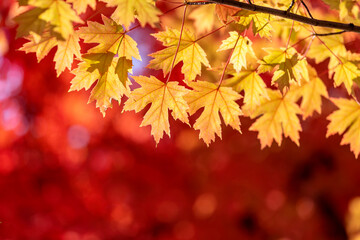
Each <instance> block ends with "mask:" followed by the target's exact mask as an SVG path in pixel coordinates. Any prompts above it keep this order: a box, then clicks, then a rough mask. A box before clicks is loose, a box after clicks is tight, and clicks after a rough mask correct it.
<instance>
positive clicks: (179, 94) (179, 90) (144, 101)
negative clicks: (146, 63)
mask: <svg viewBox="0 0 360 240" xmlns="http://www.w3.org/2000/svg"><path fill="white" fill-rule="evenodd" d="M133 78H134V80H135V81H136V83H138V84H140V85H141V87H140V88H137V89H135V90H134V91H132V92H131V97H130V98H129V99H128V101H126V102H125V105H124V110H125V111H131V110H135V112H139V111H141V110H143V109H144V108H145V107H146V106H147V105H148V104H151V106H150V108H149V110H148V111H147V112H146V114H145V116H144V119H143V121H142V123H141V125H140V126H141V127H142V126H148V125H150V126H151V134H152V135H153V136H154V139H155V142H156V144H158V143H159V141H160V139H161V138H162V137H163V135H164V132H165V133H166V134H167V135H169V136H170V124H169V110H171V111H172V112H171V115H172V116H173V118H174V119H179V120H180V121H182V122H184V123H187V124H189V120H188V115H187V110H188V108H189V107H188V104H187V103H186V101H185V100H184V98H183V97H184V95H185V94H187V93H188V92H189V90H188V89H186V88H185V87H183V86H179V84H178V83H177V82H167V83H163V82H161V81H160V80H158V79H157V78H156V77H154V76H150V77H145V76H138V77H136V76H134V77H133Z"/></svg>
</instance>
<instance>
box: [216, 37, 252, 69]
mask: <svg viewBox="0 0 360 240" xmlns="http://www.w3.org/2000/svg"><path fill="white" fill-rule="evenodd" d="M229 33H230V37H229V38H227V39H225V40H224V41H222V44H221V45H220V47H219V49H218V50H217V51H223V50H227V49H234V50H233V53H232V54H231V58H230V63H232V64H234V68H235V70H236V72H240V71H241V69H242V68H246V66H247V62H246V56H247V55H250V56H252V57H253V58H256V56H255V53H254V50H253V49H252V47H251V45H252V42H251V40H250V39H249V38H248V37H243V36H241V35H239V33H238V32H235V31H232V32H229Z"/></svg>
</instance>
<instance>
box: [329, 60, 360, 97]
mask: <svg viewBox="0 0 360 240" xmlns="http://www.w3.org/2000/svg"><path fill="white" fill-rule="evenodd" d="M334 72H335V74H334V85H335V87H338V86H340V85H341V84H342V83H344V85H345V88H346V90H347V92H348V94H349V95H350V94H351V92H352V86H353V83H354V80H355V79H357V78H359V76H360V70H359V68H358V67H357V66H355V64H353V63H352V62H345V63H344V62H342V63H340V64H339V65H338V66H337V67H336V68H335V69H334Z"/></svg>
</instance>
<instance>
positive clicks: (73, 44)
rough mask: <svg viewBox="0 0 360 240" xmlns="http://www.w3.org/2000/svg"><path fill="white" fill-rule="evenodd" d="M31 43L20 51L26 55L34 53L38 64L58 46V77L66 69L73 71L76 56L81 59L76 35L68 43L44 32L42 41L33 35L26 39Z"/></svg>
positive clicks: (56, 65) (56, 58) (56, 56)
mask: <svg viewBox="0 0 360 240" xmlns="http://www.w3.org/2000/svg"><path fill="white" fill-rule="evenodd" d="M26 39H27V40H29V42H27V43H25V44H24V45H23V46H22V47H21V48H20V50H22V51H25V52H26V53H30V52H34V53H36V57H37V59H38V62H40V61H41V60H42V59H43V58H44V57H45V56H46V55H48V54H49V52H50V51H51V49H52V48H54V47H55V46H57V51H56V53H55V56H54V61H55V63H56V64H55V69H56V72H57V76H59V75H60V74H61V73H62V72H63V71H64V70H65V69H66V68H68V69H69V70H70V69H71V65H72V63H73V61H74V55H75V56H76V57H78V58H81V54H80V44H79V37H78V36H77V35H76V34H74V35H70V36H69V38H68V39H67V40H66V41H61V40H57V39H56V37H53V36H52V35H51V34H50V33H49V32H44V33H43V35H42V36H40V40H37V38H36V37H35V36H34V35H33V34H31V35H30V36H28V37H26Z"/></svg>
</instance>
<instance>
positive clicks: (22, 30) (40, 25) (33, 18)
mask: <svg viewBox="0 0 360 240" xmlns="http://www.w3.org/2000/svg"><path fill="white" fill-rule="evenodd" d="M45 11H46V9H42V8H33V9H30V10H28V11H26V12H24V13H21V14H19V15H18V16H16V17H15V18H14V20H15V22H17V23H18V24H19V26H18V28H17V29H16V37H17V38H20V37H25V36H29V35H30V34H31V33H36V34H38V35H42V34H43V32H44V30H45V27H46V22H45V21H44V20H42V19H40V15H41V14H42V13H43V12H45Z"/></svg>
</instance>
